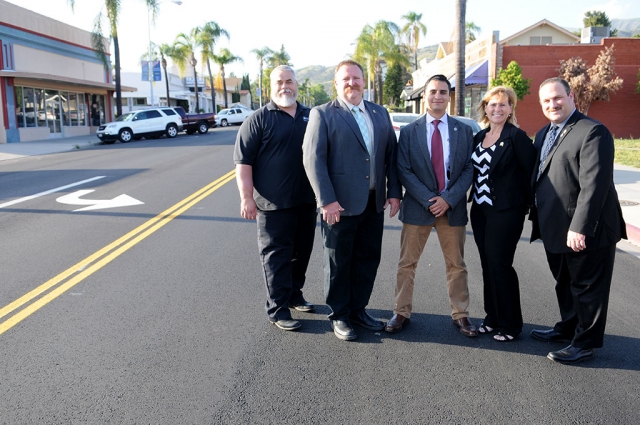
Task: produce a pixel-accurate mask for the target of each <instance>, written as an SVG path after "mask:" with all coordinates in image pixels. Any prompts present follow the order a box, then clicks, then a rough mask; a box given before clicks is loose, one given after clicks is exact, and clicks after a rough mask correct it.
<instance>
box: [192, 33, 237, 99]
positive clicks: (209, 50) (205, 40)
mask: <svg viewBox="0 0 640 425" xmlns="http://www.w3.org/2000/svg"><path fill="white" fill-rule="evenodd" d="M195 35H196V40H195V41H196V43H197V44H198V46H199V47H200V49H201V51H202V61H203V62H206V63H207V71H208V72H209V84H210V85H211V102H212V105H213V111H214V112H215V111H216V92H215V87H214V83H213V74H212V73H211V60H214V56H215V55H214V54H213V47H214V46H215V44H216V43H217V42H218V39H219V38H220V37H222V36H224V37H226V38H227V40H228V39H229V33H228V32H227V30H225V29H224V28H221V27H220V25H218V24H217V23H215V22H213V21H209V22H207V23H205V24H204V25H203V26H202V27H198V28H196V30H195ZM226 97H227V96H226V93H225V105H226V100H227V99H226Z"/></svg>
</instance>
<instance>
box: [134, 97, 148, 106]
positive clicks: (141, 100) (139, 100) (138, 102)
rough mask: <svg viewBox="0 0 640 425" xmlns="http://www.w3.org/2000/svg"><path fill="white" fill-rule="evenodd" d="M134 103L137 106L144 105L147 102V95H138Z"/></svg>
mask: <svg viewBox="0 0 640 425" xmlns="http://www.w3.org/2000/svg"><path fill="white" fill-rule="evenodd" d="M133 104H134V105H136V106H144V105H146V104H147V98H146V97H136V98H134V99H133Z"/></svg>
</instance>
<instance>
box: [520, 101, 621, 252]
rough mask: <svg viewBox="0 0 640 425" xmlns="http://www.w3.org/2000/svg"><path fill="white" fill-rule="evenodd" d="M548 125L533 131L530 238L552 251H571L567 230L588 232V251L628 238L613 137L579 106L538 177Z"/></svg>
mask: <svg viewBox="0 0 640 425" xmlns="http://www.w3.org/2000/svg"><path fill="white" fill-rule="evenodd" d="M549 128H550V125H546V126H545V127H544V128H542V129H541V130H540V131H539V132H538V134H536V139H535V144H534V145H535V147H536V150H537V152H538V153H537V155H536V167H535V170H534V172H533V174H532V187H533V188H534V189H535V193H536V194H537V206H536V207H535V208H532V211H531V215H530V218H531V220H532V221H533V223H532V224H533V228H532V232H531V241H534V240H536V239H538V238H542V241H543V242H544V247H545V249H546V250H547V251H549V252H552V253H569V252H573V251H572V250H571V248H569V247H568V246H567V232H568V231H569V230H572V231H574V232H577V233H581V234H584V235H585V236H586V245H587V248H586V250H593V249H598V248H604V247H606V246H610V245H612V244H616V243H617V242H618V241H619V240H620V239H621V238H622V237H624V238H626V237H627V233H626V227H625V223H624V220H623V218H622V209H621V208H620V202H619V201H618V193H617V192H616V188H615V186H614V184H613V157H614V144H613V137H612V136H611V133H610V132H609V130H608V129H607V128H606V127H605V126H604V125H602V124H601V123H599V122H598V121H596V120H594V119H591V118H589V117H587V116H586V115H583V114H582V113H580V112H578V111H577V110H576V111H575V112H574V113H573V114H572V115H571V117H569V120H568V121H567V123H566V125H565V126H564V128H563V129H562V132H561V133H560V135H559V136H558V140H557V141H556V144H555V146H554V147H553V148H552V149H551V152H550V153H549V156H548V157H547V160H546V162H545V165H544V169H543V170H542V174H541V175H540V179H538V181H537V182H536V176H537V172H538V164H539V162H540V151H541V150H542V145H543V144H544V139H545V135H546V134H547V131H548V130H549Z"/></svg>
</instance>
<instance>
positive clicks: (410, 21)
mask: <svg viewBox="0 0 640 425" xmlns="http://www.w3.org/2000/svg"><path fill="white" fill-rule="evenodd" d="M402 19H406V20H407V23H406V24H404V26H403V27H402V30H401V33H402V34H404V35H405V36H406V37H407V44H408V45H409V48H410V49H411V51H412V52H413V67H414V68H413V69H414V70H416V69H418V43H419V42H420V33H422V35H424V36H426V35H427V27H426V26H425V25H424V24H423V23H422V22H420V19H422V13H415V12H409V13H407V14H406V15H404V16H403V17H402Z"/></svg>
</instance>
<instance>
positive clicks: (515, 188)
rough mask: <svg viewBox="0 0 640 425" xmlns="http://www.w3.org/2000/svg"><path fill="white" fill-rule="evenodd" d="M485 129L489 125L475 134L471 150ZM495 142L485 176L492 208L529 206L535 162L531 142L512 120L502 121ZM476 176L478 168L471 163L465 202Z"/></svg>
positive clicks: (534, 153) (482, 138)
mask: <svg viewBox="0 0 640 425" xmlns="http://www.w3.org/2000/svg"><path fill="white" fill-rule="evenodd" d="M488 131H489V128H486V129H484V130H482V131H479V132H478V133H477V134H476V135H475V137H474V151H475V148H476V147H477V146H478V144H480V143H482V141H483V140H484V137H485V135H486V134H487V132H488ZM495 146H496V149H495V151H494V152H493V157H492V158H491V164H490V165H489V178H488V180H487V186H489V190H490V191H491V194H490V195H489V196H490V197H491V202H492V203H493V206H494V208H495V209H497V210H504V209H507V208H512V207H515V206H520V205H523V204H524V205H527V206H530V205H531V204H532V202H533V196H532V191H531V173H532V172H533V167H534V166H535V163H536V150H535V148H534V147H533V142H532V141H531V139H530V138H529V136H527V133H525V132H524V131H522V130H520V129H519V128H518V127H516V126H514V125H513V124H509V123H506V124H505V126H504V128H503V129H502V132H500V137H499V138H498V140H497V141H496V144H495ZM477 178H478V170H477V169H476V168H475V167H474V168H473V185H472V186H471V192H470V194H469V199H468V201H469V202H472V201H473V195H474V194H475V190H476V187H475V183H476V181H477Z"/></svg>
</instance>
